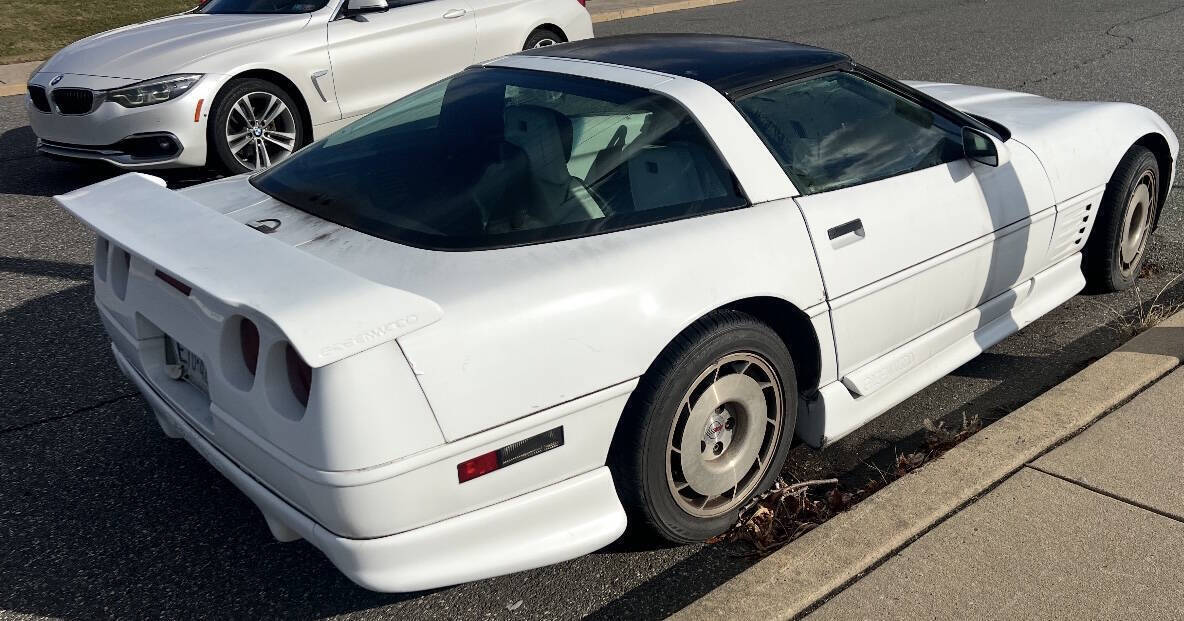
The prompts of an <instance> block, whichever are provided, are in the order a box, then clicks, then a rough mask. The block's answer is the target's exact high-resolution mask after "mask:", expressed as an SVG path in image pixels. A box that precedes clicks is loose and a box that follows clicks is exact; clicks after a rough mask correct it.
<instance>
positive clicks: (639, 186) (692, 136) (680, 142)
mask: <svg viewBox="0 0 1184 621" xmlns="http://www.w3.org/2000/svg"><path fill="white" fill-rule="evenodd" d="M252 183H253V184H254V185H255V187H257V188H259V189H260V190H262V191H263V192H266V193H267V194H269V195H271V196H273V197H275V198H277V199H279V200H281V201H284V202H285V203H288V204H290V205H293V206H295V207H297V208H299V209H301V210H304V211H306V212H309V213H312V214H314V215H317V216H319V217H322V218H325V219H326V220H330V221H333V222H336V223H339V224H342V225H344V226H348V227H350V228H352V229H356V230H358V231H361V232H364V233H368V234H370V235H374V236H377V237H381V238H384V239H388V240H391V241H395V242H400V243H405V244H409V245H414V246H419V247H424V248H434V249H443V250H466V249H483V248H497V247H505V246H513V245H522V244H531V243H540V242H547V241H554V240H559V239H570V238H573V237H580V236H585V235H594V234H598V233H604V232H609V231H615V230H621V229H625V228H631V227H636V226H643V225H647V224H653V223H656V222H663V221H668V220H673V219H678V218H685V217H690V216H695V215H700V214H704V213H710V212H715V211H721V210H726V209H734V208H737V207H741V206H743V205H745V204H746V203H745V200H744V199H743V197H742V195H741V194H740V191H739V189H738V187H737V184H736V182H735V177H734V176H733V175H732V173H731V171H730V170H728V168H727V167H726V166H725V164H724V162H723V161H722V159H721V158H720V157H719V155H718V153H717V152H716V151H715V149H714V147H713V146H712V145H711V143H710V142H709V141H708V140H707V138H706V136H705V135H704V134H703V130H702V129H700V127H699V125H698V124H697V123H695V121H694V119H693V118H692V117H691V116H690V115H689V114H688V113H687V112H686V110H685V109H683V108H682V107H681V106H679V105H678V104H676V103H675V102H673V101H672V100H670V99H669V98H666V97H663V96H661V95H656V94H654V93H651V92H649V91H646V90H643V89H638V88H633V87H629V86H624V85H619V84H611V83H607V82H600V81H597V80H590V79H584V78H577V77H573V76H563V75H558V74H550V73H541V72H533V71H525V70H518V69H493V68H478V69H469V70H467V71H464V72H462V73H459V74H457V75H455V76H453V77H452V78H449V79H447V80H444V81H442V82H439V83H437V84H435V85H433V86H429V87H427V88H426V89H424V90H421V91H419V92H417V93H414V94H412V95H410V96H408V97H405V98H403V99H400V100H399V101H396V102H395V103H393V104H391V105H389V106H387V107H385V108H382V109H380V110H378V111H376V112H374V113H372V114H370V115H368V116H366V117H363V118H362V119H360V120H358V121H356V122H354V123H352V124H350V125H348V126H346V127H345V128H343V129H341V130H340V131H338V132H336V133H334V134H332V135H330V136H328V137H327V138H325V139H323V140H321V141H319V142H316V143H314V144H312V145H310V146H309V147H307V148H305V149H303V150H301V151H299V152H298V153H296V154H295V155H293V156H292V157H290V158H288V159H287V160H285V161H283V162H282V163H280V164H278V165H277V166H275V167H273V168H271V169H269V170H267V171H265V172H263V173H261V174H259V175H257V176H255V177H254V178H253V179H252Z"/></svg>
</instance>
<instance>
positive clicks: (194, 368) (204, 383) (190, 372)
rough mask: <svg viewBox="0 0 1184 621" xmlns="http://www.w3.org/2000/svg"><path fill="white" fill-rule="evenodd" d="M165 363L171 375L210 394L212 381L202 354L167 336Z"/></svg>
mask: <svg viewBox="0 0 1184 621" xmlns="http://www.w3.org/2000/svg"><path fill="white" fill-rule="evenodd" d="M165 363H166V364H167V365H168V367H167V368H168V369H169V376H170V377H172V378H173V379H176V380H185V381H186V382H189V383H190V384H192V385H193V386H195V387H196V388H198V389H199V390H201V391H202V392H203V393H206V394H209V392H210V382H209V378H208V376H207V375H206V363H205V361H204V360H202V359H201V357H200V356H198V355H197V354H195V353H193V352H192V351H190V350H189V349H187V348H186V347H185V346H184V345H182V344H180V343H178V342H177V341H175V340H173V339H172V338H169V337H167V336H166V337H165Z"/></svg>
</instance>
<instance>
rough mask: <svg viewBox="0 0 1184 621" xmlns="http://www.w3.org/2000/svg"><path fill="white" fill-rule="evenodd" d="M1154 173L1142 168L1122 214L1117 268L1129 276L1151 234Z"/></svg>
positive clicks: (1154, 189)
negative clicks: (1141, 172)
mask: <svg viewBox="0 0 1184 621" xmlns="http://www.w3.org/2000/svg"><path fill="white" fill-rule="evenodd" d="M1156 186H1157V184H1156V179H1155V175H1154V174H1153V173H1152V172H1151V171H1150V170H1144V171H1143V174H1141V175H1140V176H1139V181H1138V182H1137V183H1136V184H1135V191H1134V192H1131V195H1130V198H1129V199H1127V204H1126V210H1125V213H1123V215H1122V237H1121V238H1120V239H1119V244H1118V258H1119V269H1120V270H1122V275H1123V276H1127V277H1129V276H1130V275H1131V272H1132V271H1133V270H1134V269H1135V267H1136V266H1137V265H1138V263H1139V259H1140V258H1142V256H1143V252H1144V251H1145V250H1146V249H1147V239H1148V238H1149V237H1150V234H1151V214H1152V212H1153V211H1154V209H1155V199H1156V196H1155V194H1156V191H1157V190H1158V188H1157V187H1156Z"/></svg>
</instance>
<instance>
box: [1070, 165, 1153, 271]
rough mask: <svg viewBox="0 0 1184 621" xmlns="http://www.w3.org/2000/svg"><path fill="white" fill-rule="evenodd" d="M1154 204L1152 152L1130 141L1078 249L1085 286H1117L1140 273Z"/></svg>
mask: <svg viewBox="0 0 1184 621" xmlns="http://www.w3.org/2000/svg"><path fill="white" fill-rule="evenodd" d="M1157 209H1159V163H1158V162H1157V161H1156V159H1155V154H1153V153H1152V152H1151V151H1150V150H1148V149H1147V148H1145V147H1141V146H1138V145H1136V146H1133V147H1131V148H1130V150H1129V151H1127V152H1126V155H1124V156H1123V158H1122V161H1121V162H1119V163H1118V168H1116V169H1115V170H1114V175H1113V176H1112V177H1110V182H1109V183H1107V184H1106V192H1105V194H1103V195H1102V201H1101V204H1100V205H1099V210H1098V220H1097V222H1095V223H1094V230H1093V231H1092V232H1091V233H1090V238H1089V241H1087V242H1086V245H1085V249H1084V250H1083V252H1082V255H1083V256H1082V271H1083V272H1084V273H1085V278H1086V281H1087V283H1088V286H1089V288H1090V290H1092V291H1094V292H1097V293H1106V292H1111V291H1122V290H1123V289H1126V288H1127V287H1130V286H1131V285H1133V284H1134V283H1135V281H1136V280H1138V278H1139V272H1140V271H1141V270H1142V267H1143V262H1144V261H1145V260H1146V259H1147V250H1148V248H1149V246H1150V242H1151V230H1152V227H1153V225H1154V223H1155V212H1156V210H1157Z"/></svg>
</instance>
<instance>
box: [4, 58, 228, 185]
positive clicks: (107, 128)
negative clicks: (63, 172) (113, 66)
mask: <svg viewBox="0 0 1184 621" xmlns="http://www.w3.org/2000/svg"><path fill="white" fill-rule="evenodd" d="M224 79H225V76H219V75H206V76H205V77H204V78H202V80H201V81H200V82H198V83H197V84H196V85H194V87H193V88H191V89H190V90H189V91H187V92H186V93H185V94H184V95H182V96H181V97H178V98H176V99H174V100H171V101H166V102H164V103H159V104H154V105H150V106H143V107H140V108H125V107H123V106H121V105H119V104H117V103H114V102H111V101H105V100H104V98H103V96H102V93H103V91H106V90H108V89H112V88H118V87H121V86H127V85H129V84H134V83H135V82H137V81H138V80H131V79H123V78H107V77H98V76H87V75H77V74H57V73H53V72H41V73H37V74H34V75H33V76H32V78H30V80H29V86H30V90H31V91H32V89H33V88H36V87H40V88H41V89H43V90H44V93H45V97H44V98H39V101H35V100H34V97H33V94H32V93H30V94H28V95H26V96H25V108H26V110H27V111H28V115H29V126H30V127H31V128H32V129H33V133H34V134H35V135H36V136H37V150H38V152H39V153H42V154H44V155H49V156H52V157H58V158H67V159H81V160H98V161H103V162H107V163H109V164H113V165H115V166H118V167H120V168H125V169H142V168H176V167H185V166H204V165H205V163H206V122H207V119H208V115H209V108H210V105H211V104H212V103H213V98H214V95H215V94H216V93H217V91H218V87H219V86H220V85H221V83H222V82H223V81H224ZM55 80H56V83H55ZM56 89H80V90H83V91H91V92H92V93H94V102H95V103H94V106H93V107H92V108H90V109H89V110H87V111H85V112H81V113H78V112H77V111H69V110H68V111H66V112H75V113H66V112H63V109H62V108H61V107H59V106H58V105H57V103H56V102H55V100H54V97H53V92H54V90H56ZM199 102H200V103H199Z"/></svg>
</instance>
